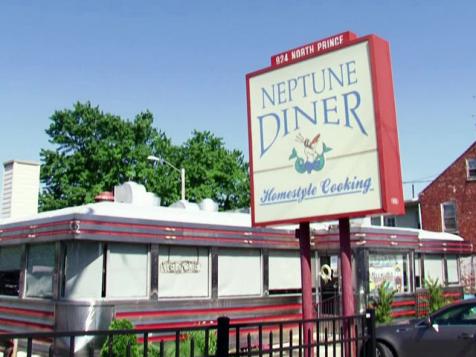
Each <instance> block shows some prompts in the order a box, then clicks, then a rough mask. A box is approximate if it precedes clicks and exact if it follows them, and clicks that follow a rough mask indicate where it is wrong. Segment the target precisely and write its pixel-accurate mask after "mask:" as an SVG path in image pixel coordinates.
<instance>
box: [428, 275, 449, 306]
mask: <svg viewBox="0 0 476 357" xmlns="http://www.w3.org/2000/svg"><path fill="white" fill-rule="evenodd" d="M425 287H426V289H427V290H428V299H427V302H428V313H430V314H431V313H433V312H435V311H437V310H439V309H441V308H442V307H443V306H445V305H447V304H448V303H449V301H448V300H447V299H446V298H445V296H444V295H443V287H442V286H441V284H440V283H439V282H438V279H436V280H432V279H426V280H425Z"/></svg>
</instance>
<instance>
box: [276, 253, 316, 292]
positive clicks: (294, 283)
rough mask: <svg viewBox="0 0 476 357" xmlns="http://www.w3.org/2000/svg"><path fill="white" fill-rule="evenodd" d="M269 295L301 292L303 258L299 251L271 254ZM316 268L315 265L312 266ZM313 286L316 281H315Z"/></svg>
mask: <svg viewBox="0 0 476 357" xmlns="http://www.w3.org/2000/svg"><path fill="white" fill-rule="evenodd" d="M268 266H269V283H268V284H269V287H268V288H269V294H270V295H273V294H292V293H300V292H301V258H300V255H299V252H298V251H281V250H274V251H273V250H272V251H270V252H269V265H268ZM311 266H312V267H314V264H312V265H311ZM312 282H313V284H315V281H314V279H313V281H312Z"/></svg>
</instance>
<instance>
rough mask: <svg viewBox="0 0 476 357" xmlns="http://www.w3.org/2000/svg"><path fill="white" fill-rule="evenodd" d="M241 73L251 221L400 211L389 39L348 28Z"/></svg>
mask: <svg viewBox="0 0 476 357" xmlns="http://www.w3.org/2000/svg"><path fill="white" fill-rule="evenodd" d="M271 63H272V65H271V67H269V68H266V69H263V70H260V71H257V72H254V73H251V74H249V75H248V76H247V92H248V128H249V136H250V169H251V191H252V218H253V224H254V225H268V224H279V223H292V222H294V223H297V222H301V221H306V220H307V221H311V220H324V219H335V218H339V217H344V216H346V217H349V216H350V217H351V216H362V215H365V214H377V213H393V214H398V213H402V212H403V199H402V196H403V194H402V188H401V174H400V158H399V149H398V137H397V128H396V116H395V104H394V99H393V86H392V77H391V69H390V56H389V50H388V43H387V42H386V41H384V40H382V39H380V38H378V37H376V36H366V37H363V38H359V39H357V38H356V36H355V35H354V34H352V33H350V32H347V33H343V34H339V35H336V36H333V37H330V38H328V39H324V40H321V41H317V42H315V43H313V44H309V45H305V46H302V47H301V48H298V49H294V50H290V51H288V52H284V53H282V54H279V55H276V56H274V57H273V58H272V59H271Z"/></svg>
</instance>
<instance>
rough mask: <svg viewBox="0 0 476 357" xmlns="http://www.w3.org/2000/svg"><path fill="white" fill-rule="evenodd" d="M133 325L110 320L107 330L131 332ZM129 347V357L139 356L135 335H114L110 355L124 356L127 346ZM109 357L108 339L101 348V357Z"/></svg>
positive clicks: (123, 321)
mask: <svg viewBox="0 0 476 357" xmlns="http://www.w3.org/2000/svg"><path fill="white" fill-rule="evenodd" d="M132 329H134V325H133V324H132V322H130V321H129V320H125V319H124V320H112V322H111V324H110V325H109V330H132ZM129 344H130V345H131V357H136V356H137V357H138V356H139V345H138V343H137V338H136V335H134V334H130V335H114V338H113V340H112V355H113V356H114V357H124V356H126V351H127V345H129ZM107 356H109V338H107V339H106V341H105V342H104V344H103V346H102V348H101V357H107Z"/></svg>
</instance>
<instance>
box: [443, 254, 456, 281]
mask: <svg viewBox="0 0 476 357" xmlns="http://www.w3.org/2000/svg"><path fill="white" fill-rule="evenodd" d="M446 271H447V273H448V284H458V283H459V279H458V260H457V258H456V256H454V255H450V256H448V257H447V258H446Z"/></svg>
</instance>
